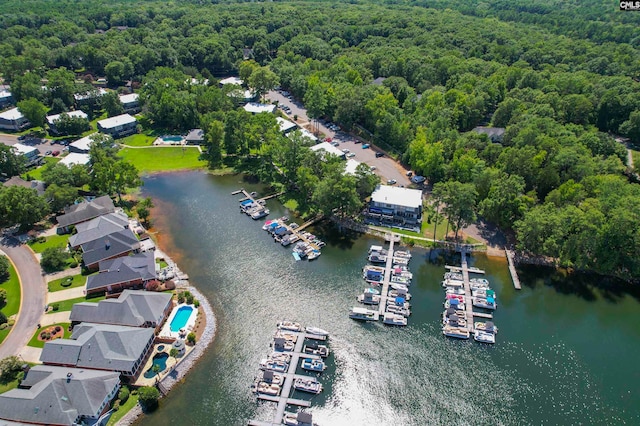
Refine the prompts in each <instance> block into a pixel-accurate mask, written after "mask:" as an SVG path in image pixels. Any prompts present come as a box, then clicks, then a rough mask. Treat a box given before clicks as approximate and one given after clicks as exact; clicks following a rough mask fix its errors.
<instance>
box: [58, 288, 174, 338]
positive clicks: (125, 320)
mask: <svg viewBox="0 0 640 426" xmlns="http://www.w3.org/2000/svg"><path fill="white" fill-rule="evenodd" d="M172 308H173V301H172V295H171V294H169V293H156V292H152V291H144V290H124V291H123V292H122V293H121V294H120V296H119V297H118V298H117V299H105V300H101V301H100V302H98V303H91V302H81V303H76V304H75V305H73V308H72V309H71V315H70V317H69V318H70V320H71V326H76V325H77V324H79V323H83V322H90V323H98V324H112V325H123V326H127V327H148V328H153V329H155V330H156V332H157V331H159V330H160V327H161V326H162V324H163V323H164V320H165V319H166V318H167V316H168V315H169V312H171V309H172Z"/></svg>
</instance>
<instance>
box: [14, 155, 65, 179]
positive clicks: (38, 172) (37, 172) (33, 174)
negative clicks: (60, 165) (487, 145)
mask: <svg viewBox="0 0 640 426" xmlns="http://www.w3.org/2000/svg"><path fill="white" fill-rule="evenodd" d="M58 161H60V157H44V163H43V164H42V166H40V167H37V168H35V169H31V170H29V171H27V172H25V173H23V174H22V175H21V177H22V179H24V180H28V178H31V179H32V180H42V171H43V170H44V168H45V167H46V165H47V164H49V163H57V162H58Z"/></svg>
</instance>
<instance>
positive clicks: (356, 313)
mask: <svg viewBox="0 0 640 426" xmlns="http://www.w3.org/2000/svg"><path fill="white" fill-rule="evenodd" d="M349 318H351V319H354V320H358V321H375V320H377V319H378V311H373V310H371V309H366V308H358V307H353V308H351V311H349Z"/></svg>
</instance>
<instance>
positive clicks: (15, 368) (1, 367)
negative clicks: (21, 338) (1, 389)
mask: <svg viewBox="0 0 640 426" xmlns="http://www.w3.org/2000/svg"><path fill="white" fill-rule="evenodd" d="M22 364H24V361H22V360H20V359H19V358H18V357H17V356H10V357H7V358H4V359H2V360H0V382H3V383H8V382H10V381H12V380H15V379H16V378H18V377H19V374H20V373H21V372H22Z"/></svg>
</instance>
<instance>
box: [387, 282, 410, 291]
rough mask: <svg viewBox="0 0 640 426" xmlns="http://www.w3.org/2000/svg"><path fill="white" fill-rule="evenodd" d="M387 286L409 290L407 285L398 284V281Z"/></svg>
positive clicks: (399, 289)
mask: <svg viewBox="0 0 640 426" xmlns="http://www.w3.org/2000/svg"><path fill="white" fill-rule="evenodd" d="M389 287H391V288H392V289H394V290H398V291H409V287H407V286H406V285H404V284H400V283H390V284H389Z"/></svg>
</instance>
